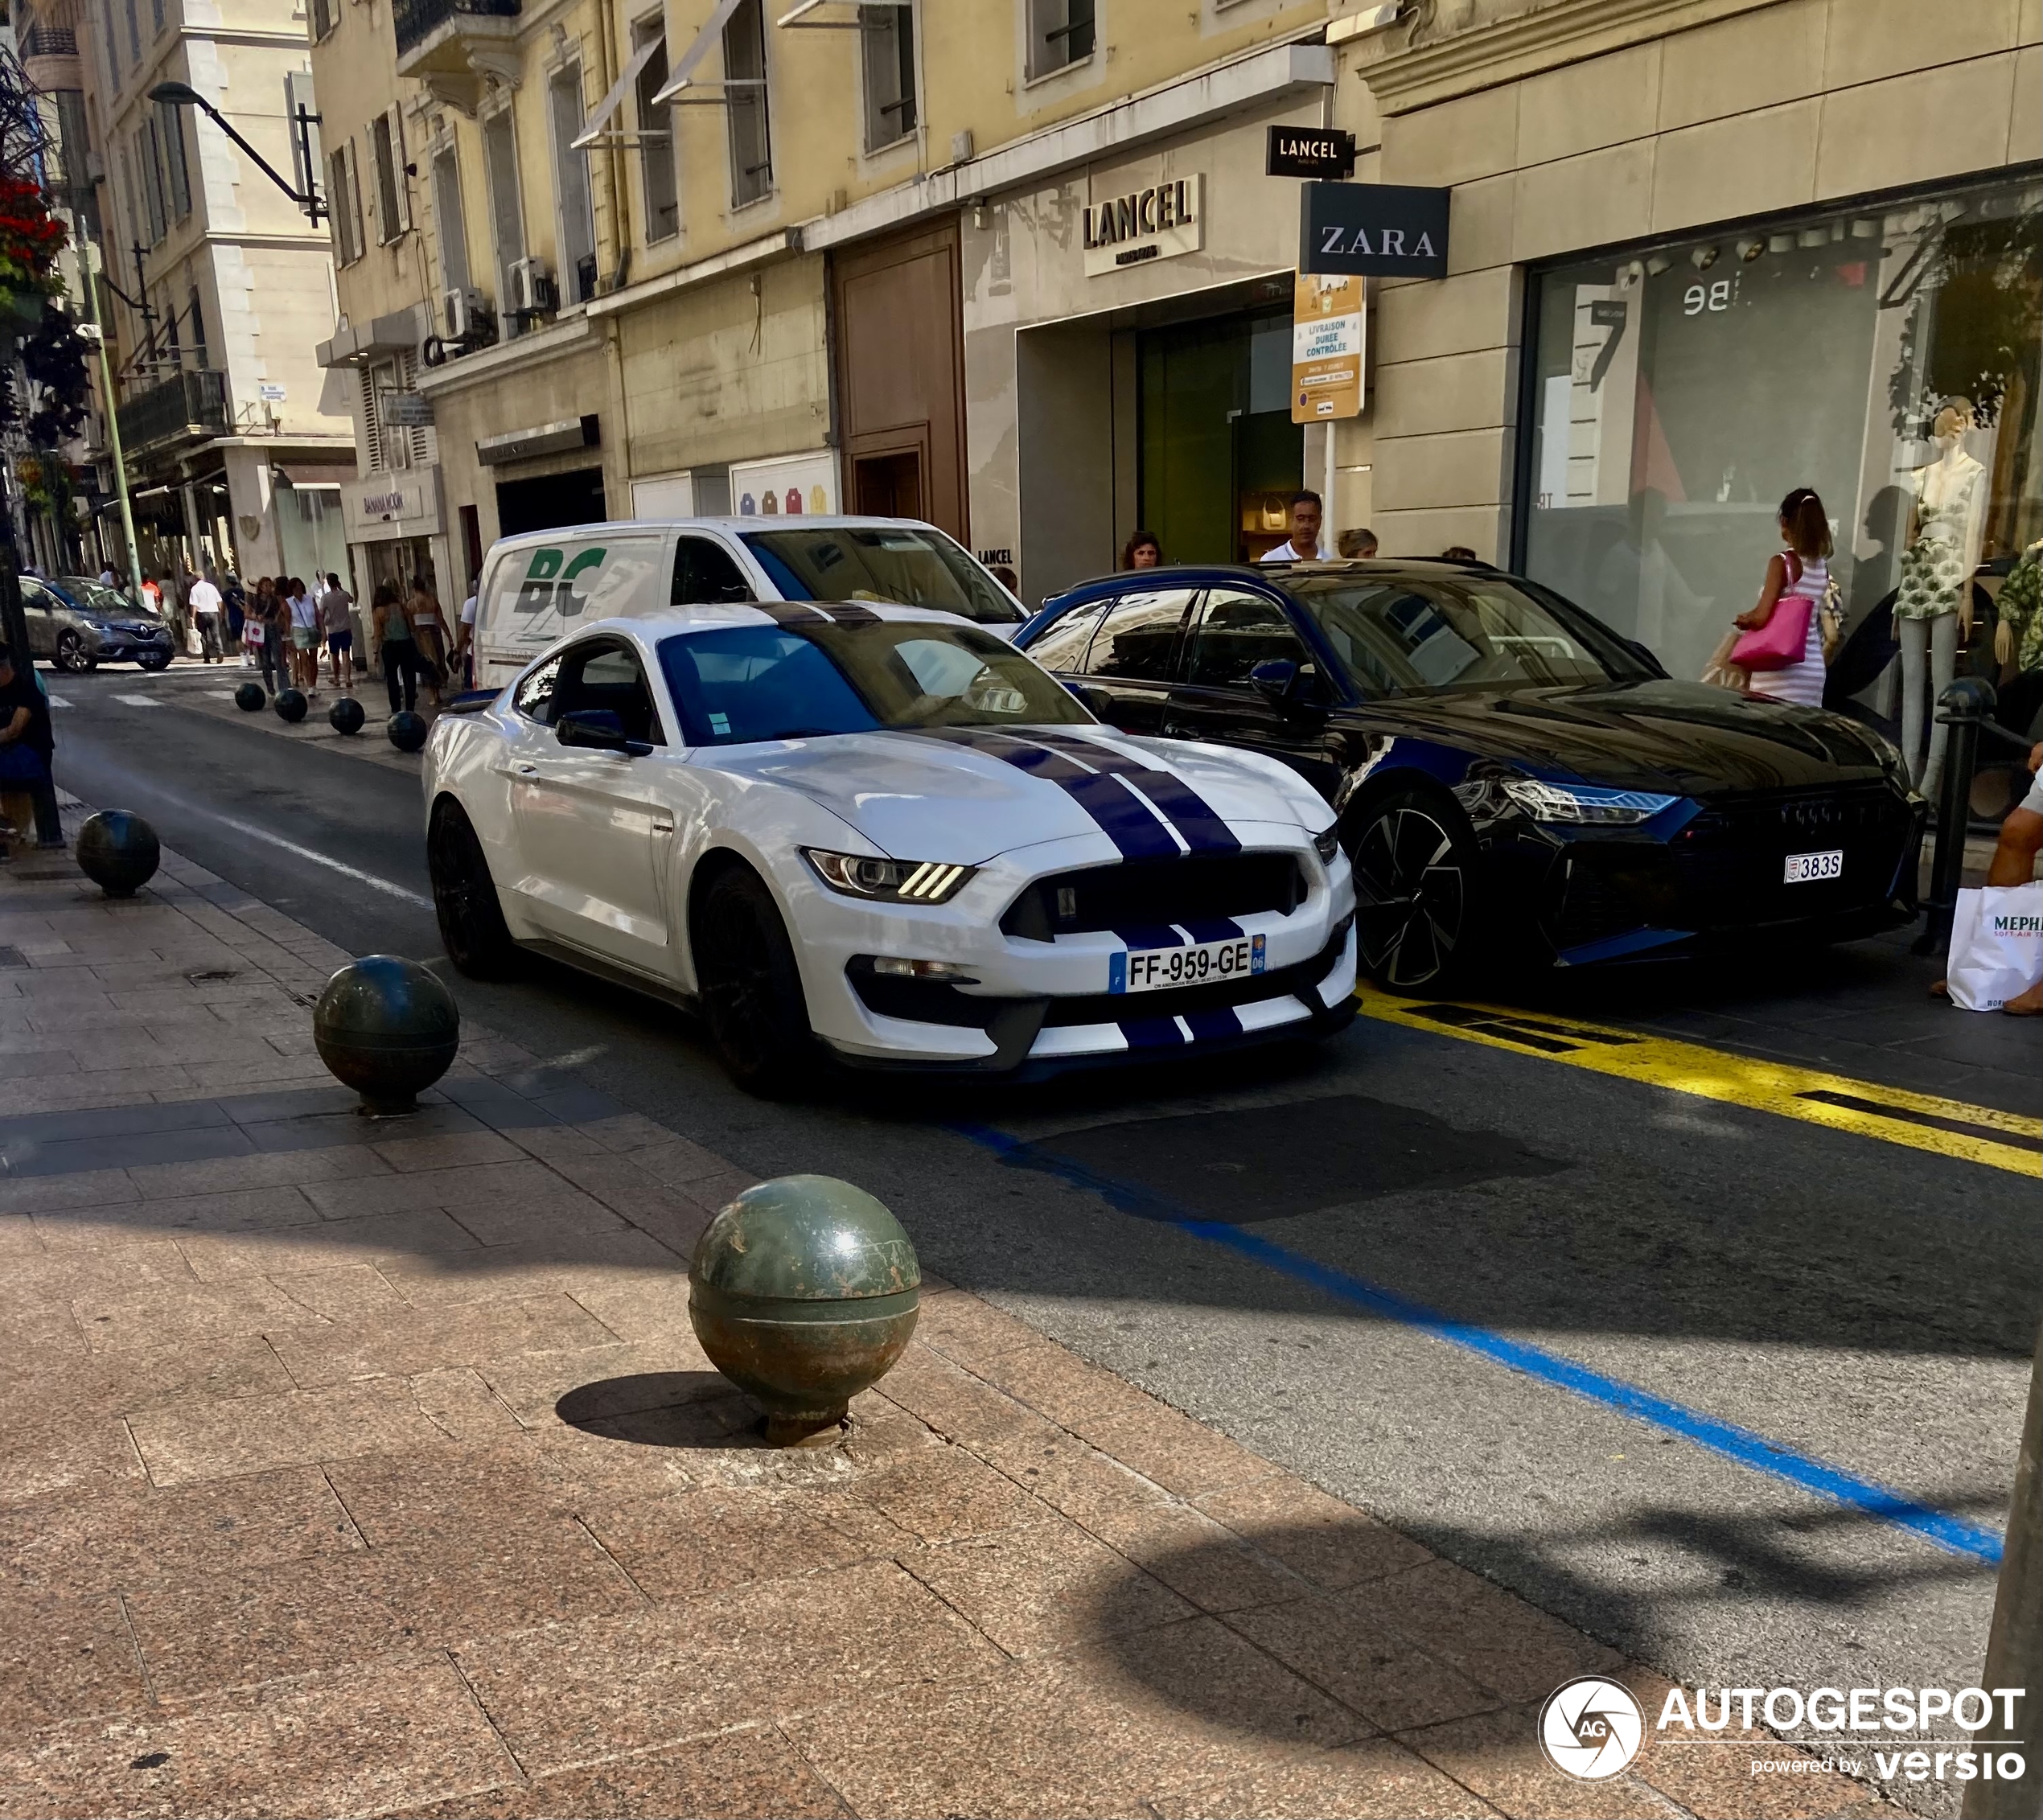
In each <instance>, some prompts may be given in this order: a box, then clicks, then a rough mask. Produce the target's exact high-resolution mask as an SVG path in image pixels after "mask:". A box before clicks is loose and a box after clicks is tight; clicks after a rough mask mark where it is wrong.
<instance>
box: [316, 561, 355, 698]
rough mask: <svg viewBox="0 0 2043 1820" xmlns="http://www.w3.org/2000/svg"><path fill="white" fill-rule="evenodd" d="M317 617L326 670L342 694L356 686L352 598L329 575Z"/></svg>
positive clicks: (329, 574)
mask: <svg viewBox="0 0 2043 1820" xmlns="http://www.w3.org/2000/svg"><path fill="white" fill-rule="evenodd" d="M319 618H320V619H321V621H322V622H323V624H324V625H325V627H326V629H327V670H328V672H329V673H330V674H331V676H332V677H333V680H334V687H335V688H336V689H338V690H339V692H340V693H342V694H343V695H345V694H347V692H348V691H349V690H350V689H351V688H353V687H354V686H355V597H354V596H353V595H352V594H350V593H348V591H347V590H346V589H345V588H343V586H342V585H340V577H339V576H338V575H336V574H334V573H331V571H329V572H328V573H327V587H326V592H325V593H323V594H321V595H320V596H319Z"/></svg>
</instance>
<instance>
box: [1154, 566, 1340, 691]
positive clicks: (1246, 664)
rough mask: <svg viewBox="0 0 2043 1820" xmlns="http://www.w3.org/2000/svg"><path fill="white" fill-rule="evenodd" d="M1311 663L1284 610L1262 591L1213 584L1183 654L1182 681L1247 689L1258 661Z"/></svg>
mask: <svg viewBox="0 0 2043 1820" xmlns="http://www.w3.org/2000/svg"><path fill="white" fill-rule="evenodd" d="M1280 658H1281V659H1289V661H1290V662H1292V663H1296V664H1297V666H1298V667H1299V668H1301V669H1303V668H1305V667H1306V665H1307V664H1308V663H1310V662H1311V654H1310V653H1309V651H1307V650H1306V649H1305V641H1304V640H1303V639H1301V638H1300V637H1299V636H1298V634H1297V631H1296V630H1295V629H1294V628H1293V626H1292V623H1291V622H1290V621H1289V619H1288V618H1285V612H1284V609H1283V608H1282V607H1280V606H1278V605H1277V603H1276V602H1275V601H1273V600H1266V599H1265V598H1264V597H1263V596H1262V595H1260V594H1235V593H1233V592H1231V591H1230V590H1227V589H1225V588H1215V590H1213V591H1212V592H1211V593H1210V594H1207V596H1206V602H1205V604H1204V605H1203V606H1201V607H1200V609H1199V614H1198V622H1197V623H1196V624H1195V625H1194V627H1193V628H1192V636H1191V642H1190V650H1189V651H1187V653H1186V663H1185V680H1186V681H1187V682H1188V683H1191V684H1194V685H1196V686H1198V687H1199V688H1248V678H1249V673H1250V672H1252V670H1254V669H1255V668H1256V665H1257V664H1259V663H1271V662H1272V661H1274V660H1276V659H1280Z"/></svg>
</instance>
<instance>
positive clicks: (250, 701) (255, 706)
mask: <svg viewBox="0 0 2043 1820" xmlns="http://www.w3.org/2000/svg"><path fill="white" fill-rule="evenodd" d="M234 705H235V706H236V708H238V709H240V710H241V712H242V713H244V714H259V713H261V712H262V710H263V709H264V708H265V707H266V706H268V705H269V696H266V695H265V694H264V693H263V690H262V684H261V683H244V684H242V685H241V686H240V688H237V689H236V690H235V692H234Z"/></svg>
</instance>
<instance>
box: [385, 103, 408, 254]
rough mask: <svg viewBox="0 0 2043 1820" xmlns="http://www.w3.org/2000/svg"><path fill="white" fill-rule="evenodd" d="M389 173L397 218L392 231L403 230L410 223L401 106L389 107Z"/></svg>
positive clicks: (403, 120)
mask: <svg viewBox="0 0 2043 1820" xmlns="http://www.w3.org/2000/svg"><path fill="white" fill-rule="evenodd" d="M390 175H391V179H392V188H393V191H394V193H395V194H396V195H397V222H396V224H395V227H394V228H393V232H405V231H407V230H409V228H410V227H411V224H412V187H411V179H410V178H409V177H408V176H406V175H405V115H404V110H403V109H401V108H399V107H397V106H394V105H393V107H392V109H390Z"/></svg>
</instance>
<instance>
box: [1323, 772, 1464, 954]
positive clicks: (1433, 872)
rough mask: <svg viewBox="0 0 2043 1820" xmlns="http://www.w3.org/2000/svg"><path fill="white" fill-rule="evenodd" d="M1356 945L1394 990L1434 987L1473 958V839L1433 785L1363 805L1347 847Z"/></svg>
mask: <svg viewBox="0 0 2043 1820" xmlns="http://www.w3.org/2000/svg"><path fill="white" fill-rule="evenodd" d="M1349 857H1350V859H1351V860H1352V861H1353V862H1354V881H1355V945H1356V951H1357V954H1358V956H1359V959H1360V960H1361V962H1362V964H1363V966H1364V967H1365V968H1367V969H1368V971H1369V972H1370V975H1371V977H1373V978H1374V979H1375V981H1376V982H1377V984H1379V985H1381V986H1383V987H1386V988H1388V989H1389V990H1391V991H1392V992H1445V991H1448V990H1450V989H1451V988H1453V987H1454V986H1456V985H1457V984H1459V983H1460V982H1461V980H1465V978H1466V977H1467V976H1468V974H1469V972H1470V967H1471V965H1472V964H1473V962H1474V947H1475V943H1474V939H1473V938H1474V927H1475V917H1474V857H1475V853H1474V841H1473V840H1472V838H1471V837H1470V834H1469V832H1468V829H1467V824H1465V822H1463V821H1462V820H1461V815H1460V812H1459V811H1457V810H1456V809H1453V808H1452V807H1449V805H1448V804H1447V803H1445V801H1443V800H1442V799H1441V798H1439V797H1437V796H1436V795H1433V793H1432V792H1431V791H1424V790H1420V789H1406V790H1400V791H1396V792H1395V793H1394V794H1393V795H1389V796H1387V797H1385V798H1384V799H1382V800H1381V801H1380V802H1379V803H1375V804H1374V805H1373V806H1372V807H1371V808H1370V809H1368V810H1367V811H1366V819H1365V820H1363V823H1362V824H1361V828H1360V832H1359V834H1358V835H1357V836H1356V837H1355V839H1354V845H1353V847H1352V848H1350V854H1349Z"/></svg>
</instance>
